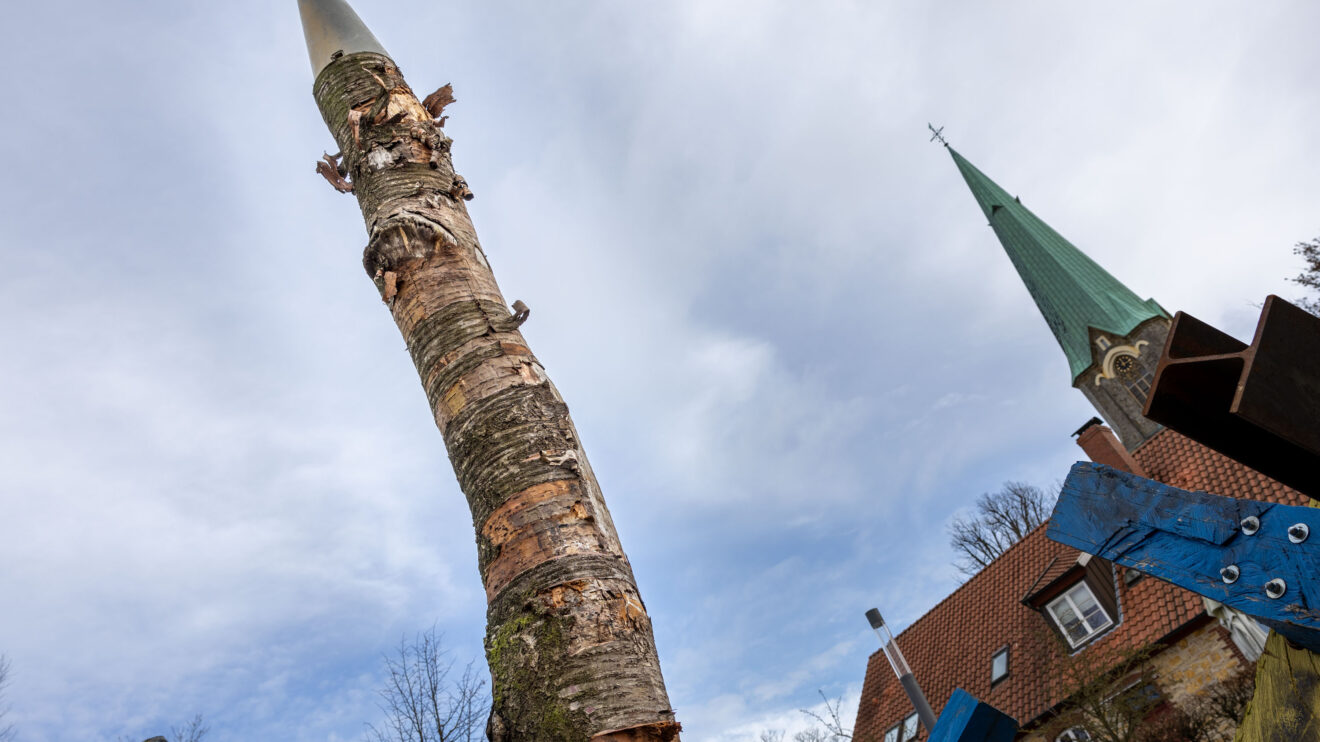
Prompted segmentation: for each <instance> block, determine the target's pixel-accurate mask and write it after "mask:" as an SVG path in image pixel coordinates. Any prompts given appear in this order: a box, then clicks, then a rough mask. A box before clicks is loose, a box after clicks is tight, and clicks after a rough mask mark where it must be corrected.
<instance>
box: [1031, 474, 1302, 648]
mask: <svg viewBox="0 0 1320 742" xmlns="http://www.w3.org/2000/svg"><path fill="white" fill-rule="evenodd" d="M1253 518H1254V519H1255V521H1256V523H1258V525H1257V526H1256V528H1255V531H1254V533H1250V534H1249V533H1247V531H1250V530H1252V529H1251V528H1250V525H1251V520H1250V519H1253ZM1244 521H1245V522H1247V524H1248V527H1247V528H1244V526H1243V523H1244ZM1296 524H1303V525H1305V526H1306V527H1307V529H1308V530H1309V532H1310V535H1308V536H1307V538H1306V539H1305V540H1304V541H1302V542H1301V543H1293V541H1292V540H1291V539H1290V538H1289V529H1291V528H1292V527H1293V526H1295V525H1296ZM1047 534H1048V536H1049V538H1051V539H1053V540H1054V541H1058V542H1060V543H1063V544H1067V545H1069V546H1072V547H1075V548H1077V549H1080V550H1082V551H1085V552H1087V553H1088V554H1094V555H1096V556H1100V557H1104V558H1105V559H1109V560H1110V561H1113V562H1115V563H1117V564H1122V565H1124V566H1126V567H1132V568H1134V569H1137V570H1139V571H1141V572H1145V573H1147V574H1150V575H1153V576H1155V577H1158V578H1160V579H1162V580H1167V581H1168V582H1172V583H1174V584H1175V585H1179V586H1181V587H1184V588H1186V589H1188V590H1191V591H1193V592H1196V593H1200V594H1201V595H1204V596H1207V597H1209V598H1213V599H1215V600H1218V601H1220V602H1221V603H1225V604H1227V605H1230V606H1232V607H1234V608H1237V609H1238V610H1240V611H1242V612H1243V613H1246V614H1247V615H1249V616H1254V617H1256V618H1258V619H1259V620H1260V621H1261V622H1262V623H1265V624H1266V625H1268V626H1271V627H1272V628H1274V629H1275V630H1276V631H1278V632H1279V633H1281V634H1283V635H1284V636H1286V637H1288V638H1289V639H1291V640H1292V641H1294V642H1296V643H1298V644H1301V645H1302V646H1305V647H1307V648H1308V649H1311V650H1312V651H1320V611H1317V610H1316V609H1317V608H1318V607H1320V509H1316V508H1305V507H1294V506H1289V505H1277V504H1274V503H1268V502H1260V501H1256V500H1237V499H1234V498H1231V497H1222V496H1219V495H1211V494H1208V493H1205V492H1188V491H1187V490H1182V489H1178V488H1177V487H1170V486H1169V485H1166V484H1161V483H1159V482H1155V481H1152V480H1149V479H1145V478H1144V477H1139V476H1136V475H1135V474H1129V473H1127V472H1124V471H1120V470H1118V469H1113V468H1111V467H1108V466H1104V465H1103V464H1094V463H1090V462H1079V463H1077V464H1075V465H1073V468H1072V471H1071V472H1069V474H1068V479H1067V480H1066V481H1065V482H1064V485H1063V492H1062V493H1061V494H1060V495H1059V502H1058V504H1057V505H1056V506H1055V508H1054V514H1053V515H1052V516H1051V518H1050V525H1049V530H1048V532H1047ZM1229 567H1235V568H1236V576H1234V573H1233V572H1232V571H1231V570H1230V572H1229V573H1228V577H1227V578H1226V577H1224V576H1223V574H1222V573H1221V570H1224V569H1226V568H1229ZM1274 580H1282V581H1283V592H1282V594H1281V595H1279V596H1278V597H1274V596H1273V595H1271V594H1270V593H1269V592H1267V590H1266V586H1267V585H1269V584H1270V583H1271V581H1274ZM1276 584H1277V583H1276Z"/></svg>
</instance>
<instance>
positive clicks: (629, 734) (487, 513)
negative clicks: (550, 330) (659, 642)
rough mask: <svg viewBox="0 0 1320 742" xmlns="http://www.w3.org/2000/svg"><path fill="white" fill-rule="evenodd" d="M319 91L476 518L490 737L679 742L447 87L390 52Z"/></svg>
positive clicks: (362, 58) (619, 556)
mask: <svg viewBox="0 0 1320 742" xmlns="http://www.w3.org/2000/svg"><path fill="white" fill-rule="evenodd" d="M314 94H315V96H316V101H317V104H318V105H319V106H320V108H321V113H322V116H323V117H324V119H325V122H326V124H327V126H329V128H330V130H331V133H332V134H333V135H334V137H335V141H336V142H338V143H339V146H340V147H341V148H342V151H343V161H342V168H343V171H344V172H345V173H347V174H348V175H350V176H351V178H352V187H353V192H354V193H355V195H356V196H357V200H358V204H359V206H360V208H361V209H362V214H363V218H364V219H365V221H366V225H367V231H368V234H369V235H370V237H369V240H368V244H367V248H366V250H365V251H364V255H363V266H364V267H365V268H366V270H367V274H368V276H370V277H371V278H372V281H373V283H374V284H375V285H376V287H377V290H378V291H380V294H381V298H382V299H383V300H384V301H385V303H386V305H387V306H388V307H389V310H390V314H391V315H392V316H393V318H394V321H395V324H397V325H398V327H399V331H400V332H401V333H402V334H403V337H404V339H405V341H406V343H407V346H408V351H409V353H410V354H411V355H412V359H413V363H414V365H415V366H416V368H417V372H418V375H419V376H420V378H421V382H422V387H423V390H424V391H425V393H426V397H427V400H428V402H429V404H430V408H431V411H432V414H433V415H434V417H435V421H436V426H437V427H438V428H439V429H440V431H441V433H442V434H443V436H444V441H445V447H446V448H447V450H448V452H449V458H450V462H451V463H452V464H453V467H454V473H455V475H456V476H457V478H458V482H459V485H460V487H461V489H462V490H463V494H464V496H465V497H466V498H467V501H468V506H469V508H470V509H471V511H472V518H473V525H474V527H475V529H476V533H477V551H478V565H479V568H480V570H481V574H482V580H483V583H484V584H485V586H486V592H487V598H488V604H489V607H488V611H487V634H486V655H487V660H488V662H489V664H490V671H491V678H492V685H491V690H492V709H491V718H490V723H489V727H488V736H489V738H490V739H491V740H492V741H493V742H512V741H513V740H519V741H522V740H529V741H530V740H536V741H537V742H557V741H563V742H568V741H569V740H571V741H572V742H581V741H582V740H592V739H596V740H600V741H602V742H603V740H607V739H608V740H619V741H620V742H625V741H627V742H637V741H639V740H661V741H662V742H666V741H667V740H673V739H677V738H678V732H679V725H678V723H677V722H676V721H675V720H674V712H673V709H671V708H670V705H669V699H668V695H667V694H666V691H665V687H664V680H663V678H662V677H661V674H660V664H659V659H658V657H657V654H656V650H655V640H654V638H653V635H652V630H651V622H650V617H649V616H648V615H647V613H646V609H645V605H644V604H643V602H642V599H641V595H640V594H639V593H638V591H637V585H636V581H635V580H634V578H633V574H632V569H631V567H630V566H629V563H628V559H627V557H626V556H625V555H624V552H623V547H622V545H621V544H620V543H619V538H618V535H617V533H616V532H615V529H614V524H613V521H612V519H611V517H610V513H609V510H608V509H607V508H606V506H605V500H604V496H603V495H602V493H601V491H600V486H599V485H598V484H597V482H596V477H595V475H594V474H593V473H592V470H591V465H590V464H589V463H588V461H587V457H586V454H585V452H584V451H583V450H582V447H581V444H580V442H579V439H578V435H577V431H576V430H575V429H574V426H573V422H572V420H571V419H570V418H569V415H568V407H567V406H566V405H565V404H564V401H563V399H562V398H561V397H560V396H559V393H558V391H557V390H556V389H555V387H554V385H553V384H551V383H550V380H549V378H548V377H547V376H546V375H545V370H544V368H542V366H541V364H540V362H539V361H538V360H537V359H536V357H535V356H534V355H533V354H532V352H531V350H530V349H529V348H528V347H527V342H526V340H524V339H523V337H522V335H521V334H520V333H519V332H518V326H519V325H521V323H522V322H523V321H524V320H526V318H527V315H528V312H529V310H528V309H527V305H526V304H523V303H522V302H521V301H518V302H514V305H513V310H514V311H513V314H510V312H509V309H508V304H507V303H506V302H505V299H504V297H503V296H502V294H501V293H500V290H499V287H498V286H497V285H496V283H495V276H494V275H493V274H492V273H491V270H490V266H489V264H488V263H487V262H486V259H485V256H484V254H483V253H482V250H481V246H480V244H479V242H478V241H477V235H476V231H475V230H474V229H473V226H472V222H471V220H470V219H469V218H468V214H467V209H466V207H465V206H464V201H465V200H467V199H470V198H471V191H470V190H469V189H468V187H467V183H466V182H465V181H464V180H463V179H462V178H461V177H459V176H458V175H456V174H455V173H454V168H453V163H452V160H451V157H450V147H449V144H450V140H449V139H448V137H446V136H445V135H444V133H443V132H442V131H441V130H440V128H439V126H438V124H437V122H436V121H435V120H434V119H435V116H434V114H436V113H438V112H440V111H443V110H444V106H446V105H448V104H449V103H452V102H453V101H452V88H450V87H449V86H445V87H444V88H441V90H439V91H437V92H436V93H434V94H432V95H431V96H428V101H430V105H429V106H428V105H424V104H423V103H422V102H420V101H418V100H417V98H416V96H414V95H413V93H412V91H411V90H410V89H409V88H408V86H407V84H406V83H405V82H404V80H403V77H402V75H400V74H399V71H398V68H397V67H396V66H395V65H394V63H393V62H392V61H391V60H390V59H389V58H388V57H386V56H384V55H382V54H376V53H356V54H346V55H344V56H343V57H340V58H338V59H335V60H333V61H332V62H330V64H329V65H328V66H326V68H325V69H324V70H323V71H322V72H321V74H320V75H319V76H318V77H317V80H316V83H315V85H314ZM446 98H447V99H448V100H446ZM323 164H324V165H325V166H326V167H327V168H330V169H333V170H335V171H336V172H338V168H332V167H331V164H329V163H323ZM318 169H319V168H318ZM327 177H328V176H327Z"/></svg>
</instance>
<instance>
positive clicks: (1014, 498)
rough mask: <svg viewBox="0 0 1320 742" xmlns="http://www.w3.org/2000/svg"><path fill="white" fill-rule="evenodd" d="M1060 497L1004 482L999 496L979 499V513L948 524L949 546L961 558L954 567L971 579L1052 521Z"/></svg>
mask: <svg viewBox="0 0 1320 742" xmlns="http://www.w3.org/2000/svg"><path fill="white" fill-rule="evenodd" d="M1057 497H1058V495H1057V493H1056V494H1055V495H1054V496H1052V497H1051V496H1047V495H1046V494H1045V492H1044V491H1042V490H1041V489H1040V488H1039V487H1033V486H1032V485H1029V484H1026V483H1024V482H1005V483H1004V486H1003V487H1002V488H1001V489H1000V490H999V491H998V492H987V493H985V494H983V495H981V496H980V497H978V498H977V499H976V513H975V514H974V515H972V516H969V517H967V518H955V519H954V520H953V522H952V523H951V524H949V545H950V546H952V547H953V550H954V551H955V552H957V554H958V561H957V562H955V565H956V566H957V567H958V569H959V571H961V572H962V573H963V574H965V575H967V576H968V577H970V576H972V575H974V574H976V573H977V572H980V571H981V570H982V569H984V568H985V567H986V566H988V565H989V564H990V562H993V561H994V560H995V559H997V558H998V557H999V555H1000V554H1003V553H1004V552H1005V551H1008V549H1009V547H1011V546H1012V545H1013V544H1016V543H1017V542H1018V541H1021V540H1022V537H1023V536H1026V535H1027V534H1028V533H1030V532H1031V531H1032V530H1034V529H1035V528H1036V527H1037V526H1039V525H1040V524H1041V523H1044V522H1045V520H1046V518H1048V517H1049V514H1050V510H1051V509H1052V508H1053V506H1054V500H1055V499H1056V498H1057Z"/></svg>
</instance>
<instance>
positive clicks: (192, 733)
mask: <svg viewBox="0 0 1320 742" xmlns="http://www.w3.org/2000/svg"><path fill="white" fill-rule="evenodd" d="M209 731H211V728H210V727H209V726H207V725H206V723H205V722H203V721H202V715H201V714H197V715H196V716H194V717H193V718H192V719H191V720H189V721H188V723H187V724H184V725H183V726H182V727H170V742H202V740H204V739H206V733H207V732H209Z"/></svg>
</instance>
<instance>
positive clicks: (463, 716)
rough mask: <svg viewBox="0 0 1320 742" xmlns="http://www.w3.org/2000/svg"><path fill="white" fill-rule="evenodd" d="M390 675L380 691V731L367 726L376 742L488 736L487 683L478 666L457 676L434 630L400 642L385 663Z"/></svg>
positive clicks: (468, 741)
mask: <svg viewBox="0 0 1320 742" xmlns="http://www.w3.org/2000/svg"><path fill="white" fill-rule="evenodd" d="M385 668H386V670H387V671H388V673H389V677H388V678H387V679H386V682H385V687H384V688H383V689H381V690H380V698H381V703H380V710H381V711H382V712H384V714H385V721H384V722H382V723H381V726H380V727H376V726H373V725H370V724H368V725H367V730H368V731H367V738H368V739H369V740H371V741H372V742H472V741H473V740H477V739H481V738H482V737H483V734H484V730H485V724H486V715H487V712H488V707H487V703H486V693H485V687H486V681H485V680H483V679H481V678H479V677H477V673H476V671H475V670H474V669H473V664H472V663H471V662H469V663H468V664H467V665H465V666H464V667H463V672H462V674H461V675H459V676H458V677H454V676H453V672H454V660H453V658H452V657H450V656H449V652H448V650H446V649H445V648H444V646H443V642H442V641H441V637H440V636H437V635H436V633H435V629H434V628H432V629H430V630H428V631H426V632H423V633H421V634H418V635H417V636H416V637H414V638H413V640H412V641H411V642H409V641H408V640H406V639H404V640H401V641H400V642H399V649H398V652H397V653H395V654H393V655H387V656H386V657H385Z"/></svg>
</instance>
